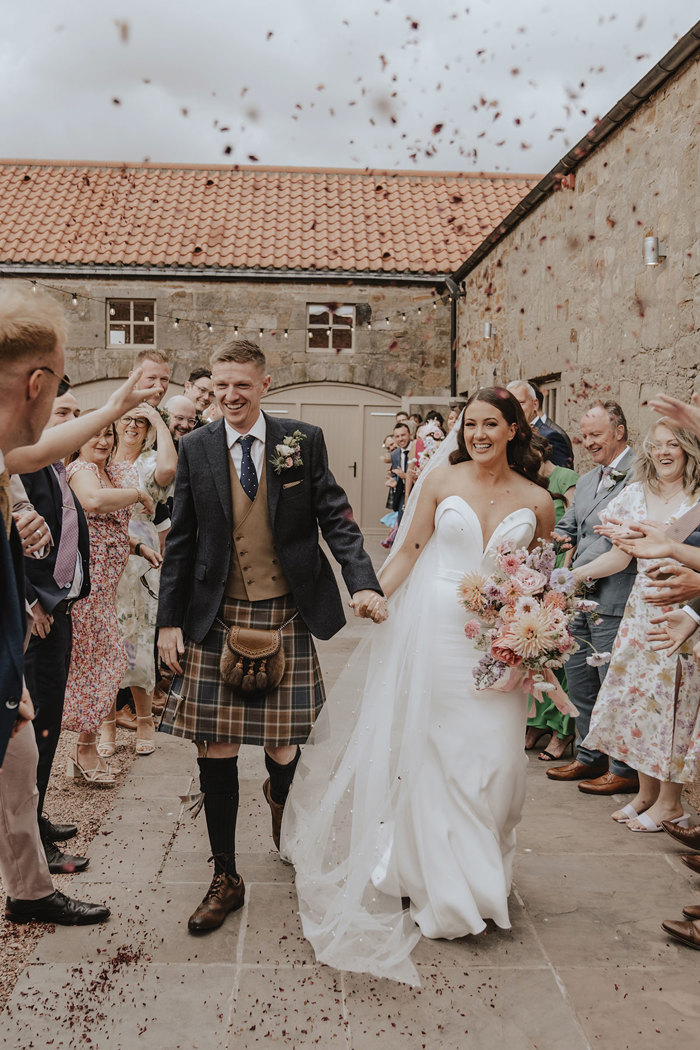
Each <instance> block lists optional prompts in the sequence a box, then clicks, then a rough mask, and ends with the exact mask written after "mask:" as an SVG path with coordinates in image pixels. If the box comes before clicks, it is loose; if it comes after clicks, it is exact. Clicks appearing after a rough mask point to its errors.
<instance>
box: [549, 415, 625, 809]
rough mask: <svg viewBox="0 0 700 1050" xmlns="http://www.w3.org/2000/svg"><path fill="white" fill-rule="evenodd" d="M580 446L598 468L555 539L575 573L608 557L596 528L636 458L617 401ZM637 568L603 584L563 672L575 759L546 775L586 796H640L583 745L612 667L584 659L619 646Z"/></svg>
mask: <svg viewBox="0 0 700 1050" xmlns="http://www.w3.org/2000/svg"><path fill="white" fill-rule="evenodd" d="M581 437H582V442H583V446H584V448H585V449H586V451H587V452H588V454H589V455H590V457H591V459H592V460H593V462H594V463H595V464H596V466H595V467H594V468H593V470H589V471H588V473H586V474H584V475H583V477H581V478H580V480H579V481H578V483H577V485H576V488H575V490H574V498H573V501H572V504H571V507H570V508H569V509H568V510H567V512H566V513H565V514H564V517H563V518H562V519H561V520H560V522H559V524H558V525H557V529H556V534H557V535H559V536H560V537H561V538H562V539H564V540H568V541H569V543H571V544H573V545H575V547H576V553H575V556H574V560H573V563H572V564H573V565H574V566H583V565H585V564H586V563H587V562H589V561H592V560H593V558H595V557H597V556H598V554H602V553H604V552H605V551H607V550H610V547H611V543H610V541H609V540H607V539H606V538H605V537H602V536H597V535H596V533H595V526H596V525H598V524H600V519H599V517H598V515H599V513H600V511H601V510H603V508H604V507H605V506H606V505H607V504H608V503H609V502H610V500H611V499H612V498H613V497H614V496H616V495H617V494H618V493H619V492H620V491H621V490H622V488H623V487H624V486H625V485H626V484H627V482H628V480H629V470H630V468H631V466H632V462H633V455H632V450H631V449H630V447H629V446H628V444H627V421H626V420H625V415H624V412H623V411H622V409H621V408H620V406H619V405H618V404H617V402H615V401H598V402H596V403H595V404H593V405H592V406H591V408H589V409H588V411H587V412H585V413H584V415H583V417H582V419H581ZM635 571H636V569H635V566H634V563H631V564H630V565H628V566H627V567H626V568H625V569H623V570H621V571H619V572H616V573H615V574H613V575H611V576H609V577H606V578H605V579H601V580H600V581H599V583H598V584H597V585H596V586H595V587H594V588H593V589H592V591H591V594H590V597H591V598H592V599H593V600H594V601H596V602H597V603H598V605H597V607H596V609H595V611H594V612H593V613H581V614H580V615H579V616H578V618H577V620H576V621H575V623H574V625H573V633H574V635H575V636H576V638H577V639H578V640H579V642H580V649H579V650H578V652H575V653H574V654H573V655H572V656H571V659H570V660H569V661H568V663H567V665H566V677H567V681H568V684H569V690H570V693H571V699H572V701H573V703H574V704H575V705H576V707H577V708H578V711H579V714H578V717H577V719H576V730H577V734H578V740H577V754H576V757H575V758H574V759H573V761H571V762H569V763H568V764H567V765H565V766H557V767H556V768H555V769H548V770H547V776H548V777H549V778H550V780H557V781H581V783H580V784H579V790H580V791H583V792H584V793H586V794H594V795H612V794H617V793H618V792H630V791H631V792H635V793H636V791H637V789H638V786H639V785H638V781H637V776H636V774H635V773H634V770H632V769H630V768H629V766H628V765H627V764H626V763H624V762H621V761H620V760H619V759H613V760H612V761H611V763H610V768H609V769H608V758H607V756H606V755H604V754H603V752H602V751H597V750H595V749H592V748H589V747H587V746H586V745H585V744H584V739H585V737H586V736H587V735H588V727H589V722H590V717H591V712H592V710H593V705H594V704H595V700H596V697H597V695H598V690H599V689H600V686H601V684H602V682H603V679H604V678H605V674H606V671H607V667H606V666H605V665H604V666H599V667H598V666H596V667H593V666H591V665H590V664H589V663H588V662H587V656H588V654H589V653H590V652H591V649H594V650H596V651H598V652H610V650H611V649H612V646H613V642H614V641H615V635H616V634H617V630H618V627H619V625H620V620H621V619H622V614H623V613H624V611H625V605H626V603H627V598H628V596H629V593H630V591H631V589H632V584H633V583H634V576H635Z"/></svg>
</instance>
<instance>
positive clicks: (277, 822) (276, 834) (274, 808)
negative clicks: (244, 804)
mask: <svg viewBox="0 0 700 1050" xmlns="http://www.w3.org/2000/svg"><path fill="white" fill-rule="evenodd" d="M263 795H264V796H265V798H266V800H267V804H268V806H269V807H270V810H271V812H272V841H273V842H274V844H275V846H276V847H277V851H278V852H279V848H280V832H281V830H282V814H283V813H284V806H280V804H279V802H275V801H274V800H273V798H272V795H271V794H270V778H269V777H268V778H267V780H266V781H265V783H264V784H263Z"/></svg>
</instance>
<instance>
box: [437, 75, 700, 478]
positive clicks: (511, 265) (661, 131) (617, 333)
mask: <svg viewBox="0 0 700 1050" xmlns="http://www.w3.org/2000/svg"><path fill="white" fill-rule="evenodd" d="M699 80H700V62H699V61H698V60H693V61H690V62H689V63H688V64H687V65H686V66H685V67H684V68H682V69H681V71H680V72H679V73H678V74H677V75H676V76H675V78H673V79H672V80H670V81H668V82H667V83H666V85H665V86H664V87H663V88H662V89H660V90H659V91H657V92H656V93H655V94H654V95H652V96H651V98H650V99H649V100H648V101H647V102H646V103H644V104H643V105H642V106H641V107H640V108H639V109H638V110H637V111H636V112H635V113H634V114H633V115H632V116H631V117H630V118H629V119H628V120H627V122H626V123H625V124H624V125H623V126H622V127H621V128H620V129H618V130H617V131H616V132H614V133H613V134H612V135H611V136H610V137H609V138H608V139H607V140H605V142H604V143H603V144H602V145H601V146H599V147H598V149H597V150H596V151H595V152H594V153H593V154H591V155H590V156H589V157H588V158H587V159H585V160H584V161H582V162H581V164H580V165H579V167H578V169H577V170H576V173H575V185H574V188H573V189H561V190H560V191H558V192H556V193H554V194H552V195H550V196H549V197H548V198H546V199H545V200H544V202H543V203H542V204H541V205H540V206H539V207H538V208H537V209H536V210H534V211H533V212H531V213H530V214H529V215H528V216H527V217H526V218H525V219H524V220H523V221H522V222H521V223H520V224H519V225H518V226H517V227H515V229H514V230H513V231H512V233H510V234H509V235H507V236H506V237H505V238H504V239H503V240H502V241H501V242H500V243H498V244H497V245H496V247H495V248H494V250H493V251H491V253H490V254H489V255H488V256H487V257H486V258H485V259H484V260H482V262H481V263H480V264H479V265H478V266H477V267H476V269H474V270H473V271H472V272H471V273H470V274H469V275H468V276H467V278H466V281H465V287H466V301H465V300H462V305H461V313H460V320H459V342H458V389H459V390H460V391H465V390H472V391H473V390H474V389H475V388H476V387H478V386H480V385H486V384H491V383H493V382H494V380H496V381H498V382H499V383H506V382H507V381H509V380H511V379H519V378H524V379H534V378H537V377H546V376H550V375H552V374H557V373H561V377H562V388H561V402H560V404H561V410H560V412H559V422H560V423H561V424H562V425H563V426H565V427H567V429H570V430H571V432H572V433H573V434H575V433H576V432H577V422H578V418H579V417H580V415H581V413H582V411H583V409H584V407H585V405H586V404H587V403H589V402H590V401H591V400H593V399H595V398H596V397H613V398H615V399H617V400H619V401H620V403H621V404H622V406H623V408H624V410H625V412H626V414H627V417H628V420H629V423H630V429H631V433H632V437H633V439H634V440H638V439H639V436H640V433H643V432H644V431H645V430H646V428H647V426H648V424H649V422H650V421H651V418H652V417H653V413H651V411H650V410H649V409H648V408H647V406H646V402H647V401H648V399H649V398H650V397H652V396H653V395H654V394H655V393H657V392H658V391H661V390H664V391H666V392H668V393H672V394H675V395H677V396H680V397H683V398H687V397H688V396H689V395H690V393H691V392H692V391H693V388H694V386H695V384H696V382H697V377H698V371H699V364H700V353H699V350H700V347H699V345H698V332H699V330H700V250H699V249H700V245H699V243H698V229H699V226H700V178H699V167H700V150H699V149H698V126H699V125H698V120H699V119H700V95H699V90H698V89H699V84H698V82H699ZM647 232H648V233H653V234H654V235H655V236H657V237H658V238H659V240H660V242H661V247H662V250H663V252H664V253H665V254H666V255H667V258H666V260H665V261H664V262H662V263H661V264H660V265H659V266H655V267H654V266H646V265H645V264H644V262H643V240H644V236H645V233H647ZM485 322H490V323H491V325H492V329H493V331H492V338H490V339H486V338H484V324H485ZM581 465H585V462H584V461H583V459H582V464H581Z"/></svg>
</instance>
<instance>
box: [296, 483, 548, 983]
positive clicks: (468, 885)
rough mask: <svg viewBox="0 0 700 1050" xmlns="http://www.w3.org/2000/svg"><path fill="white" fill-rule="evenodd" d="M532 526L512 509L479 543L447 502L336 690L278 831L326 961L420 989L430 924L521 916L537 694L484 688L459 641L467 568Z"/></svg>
mask: <svg viewBox="0 0 700 1050" xmlns="http://www.w3.org/2000/svg"><path fill="white" fill-rule="evenodd" d="M535 528H536V519H535V515H534V513H533V512H532V511H531V510H530V509H528V508H522V509H520V510H516V511H514V512H513V513H511V514H509V515H508V516H507V517H506V518H504V519H503V521H502V522H501V523H500V524H499V525H498V527H497V528H496V530H495V532H494V533H493V535H492V536H491V537H490V538H489V540H488V542H487V544H486V547H485V548H484V538H483V536H482V532H481V525H480V522H479V519H478V517H477V515H476V513H475V512H474V511H473V510H472V508H471V507H470V506H469V504H468V503H466V502H465V500H463V499H462V498H461V497H459V496H449V497H447V498H446V499H444V500H442V501H441V503H440V504H439V505H438V507H437V509H436V513H435V531H434V533H433V536H432V537H431V539H430V541H429V542H428V544H427V545H426V547H425V549H424V551H423V552H422V554H421V556H420V557H419V559H418V561H417V562H416V564H415V566H414V569H413V571H412V572H411V574H410V575H409V577H408V579H407V580H406V581H405V583H404V584H402V586H401V587H400V588H399V589H398V590H397V591H396V593H395V595H394V596H393V597H392V599H391V601H390V616H389V620H387V621H386V622H385V623H383V624H381V625H379V626H378V627H375V628H373V629H372V632H371V635H372V636H371V638H370V639H368V641H367V642H365V643H362V645H361V646H360V647H359V649H358V651H357V652H356V654H355V656H354V657H353V658H351V660H350V662H349V664H348V667H347V668H346V670H345V672H343V674H342V675H341V677H340V678H339V680H338V683H337V684H336V686H335V687H334V688H333V690H332V691H331V694H330V696H329V699H328V702H327V704H326V707H325V708H324V711H323V712H322V714H321V717H320V718H319V721H318V723H317V725H316V727H315V728H314V731H313V733H312V735H311V738H310V741H309V743H310V745H311V746H307V747H306V748H305V750H304V753H303V755H302V758H301V760H300V763H299V766H298V769H297V773H296V776H295V780H294V784H293V787H292V790H291V793H290V795H289V798H288V800H287V804H286V807H285V815H284V823H283V831H282V852H283V855H285V856H286V857H287V858H288V859H290V860H291V861H292V862H293V863H294V865H295V868H296V884H297V892H298V896H299V909H300V914H301V918H302V922H303V926H304V933H305V935H306V937H307V938H308V939H309V941H310V942H311V944H312V945H313V947H314V950H315V952H316V956H317V958H318V959H319V960H320V961H322V962H326V963H328V964H329V965H332V966H335V967H337V968H339V969H347V970H359V971H361V972H369V973H373V974H376V975H377V976H385V977H393V978H395V979H397V980H403V981H408V982H410V983H417V980H418V979H417V974H416V971H415V968H414V967H413V964H412V963H411V961H410V958H409V956H410V952H411V950H412V949H413V947H414V945H415V944H416V942H417V941H418V939H419V938H420V936H421V933H422V934H424V935H425V936H427V937H446V938H455V937H462V936H464V935H465V934H470V933H479V932H480V931H481V930H483V929H484V926H485V922H484V920H485V919H486V918H491V919H493V920H494V921H495V922H496V923H497V924H498V925H499V926H501V927H505V928H507V927H509V925H510V923H509V919H508V904H507V898H508V894H509V891H510V885H511V877H512V869H513V857H514V850H515V827H516V824H517V823H518V821H519V820H520V814H521V809H522V805H523V800H524V795H525V769H526V758H525V754H524V750H523V739H524V730H525V723H526V717H527V697H526V696H525V694H524V693H522V692H512V693H501V692H498V691H495V690H484V691H480V692H477V690H476V689H475V687H474V682H473V677H472V668H473V666H474V665H475V663H476V662H477V661H478V660H479V658H480V657H481V655H482V654H481V653H480V652H479V651H478V650H476V649H475V648H474V645H473V643H472V642H470V641H468V640H467V638H466V637H465V635H464V623H465V621H466V619H467V618H468V617H467V614H466V613H465V611H464V609H463V608H462V607H461V606H460V604H459V602H458V599H457V585H458V582H459V580H460V579H461V577H462V575H463V574H464V573H465V572H468V571H471V570H482V571H484V572H489V571H491V569H492V568H493V567H494V557H495V552H496V547H497V545H498V544H499V543H500V542H501V541H503V540H509V541H511V542H512V543H514V544H515V546H518V547H520V546H528V545H529V543H530V542H531V540H532V538H533V536H534V533H535ZM402 898H404V900H403V901H402ZM405 898H410V905H409V906H408V908H406V907H404V905H405V904H406V903H407V902H406V900H405Z"/></svg>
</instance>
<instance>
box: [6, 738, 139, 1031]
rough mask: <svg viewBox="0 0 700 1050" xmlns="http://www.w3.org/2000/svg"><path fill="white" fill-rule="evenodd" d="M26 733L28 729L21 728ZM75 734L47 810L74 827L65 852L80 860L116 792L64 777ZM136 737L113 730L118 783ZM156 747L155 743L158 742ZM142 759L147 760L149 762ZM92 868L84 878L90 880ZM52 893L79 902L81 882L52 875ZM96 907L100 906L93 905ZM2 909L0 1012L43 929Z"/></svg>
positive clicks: (59, 756)
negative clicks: (20, 921) (18, 920)
mask: <svg viewBox="0 0 700 1050" xmlns="http://www.w3.org/2000/svg"><path fill="white" fill-rule="evenodd" d="M24 732H27V730H24ZM76 736H77V735H76V734H75V733H64V734H62V735H61V738H60V740H59V744H58V751H57V752H56V759H55V762H54V771H53V776H52V778H51V783H50V785H49V790H48V793H47V796H46V812H47V813H48V815H49V817H51V818H53V819H54V820H56V821H58V822H59V823H66V824H69V823H70V824H77V825H78V834H77V835H76V837H75V838H73V839H69V841H68V842H66V843H65V847H64V848H65V850H66V852H68V853H72V854H73V855H74V856H84V854H85V852H86V850H87V848H88V846H89V844H90V842H91V841H92V839H93V838H94V837H95V835H97V834H98V833H99V830H100V826H101V825H102V821H103V820H104V818H105V817H106V815H107V813H109V811H110V809H111V808H112V806H113V805H114V801H115V797H116V792H115V790H114V789H113V788H93V787H89V786H88V785H87V784H86V783H85V782H84V781H83V780H71V779H69V778H68V777H67V776H66V775H65V773H64V769H65V764H66V757H67V755H68V752H69V751H71V750H72V749H73V747H74V745H75V740H76ZM135 737H136V734H135V733H132V732H130V731H129V730H128V729H120V728H117V752H116V754H115V756H114V759H113V760H112V761H113V762H114V764H115V765H116V766H120V767H121V769H122V774H121V775H120V777H119V778H118V781H117V783H118V782H119V780H121V779H122V777H123V775H124V773H126V771H127V770H128V769H129V767H130V766H131V763H132V762H133V760H134V758H135V757H136V756H135V754H134V741H135ZM156 744H157V741H156ZM140 761H142V762H147V761H148V759H147V758H142V759H141V760H140ZM89 873H90V869H89V868H88V869H87V872H86V875H88V876H89ZM53 879H54V884H55V886H56V889H59V890H61V891H62V892H63V893H66V894H68V896H73V897H77V898H78V899H79V900H80V881H79V877H78V878H77V879H75V878H73V876H71V875H54V877H53ZM95 903H100V902H99V901H95ZM4 911H5V909H4V900H3V908H2V910H1V911H0V1010H2V1009H3V1007H4V1005H5V1003H6V1002H7V999H8V998H9V996H10V995H11V993H12V989H13V987H14V985H15V981H16V980H17V978H18V977H19V975H20V974H21V972H22V970H23V969H24V967H25V966H26V964H27V962H28V961H29V958H30V956H31V955H32V952H33V951H34V946H35V945H36V943H37V941H38V940H39V938H40V937H41V935H42V934H43V933H44V931H45V930H46V929H47V927H46V925H45V924H41V925H34V924H29V925H26V926H20V925H15V924H14V923H11V922H6V921H5V918H4Z"/></svg>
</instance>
